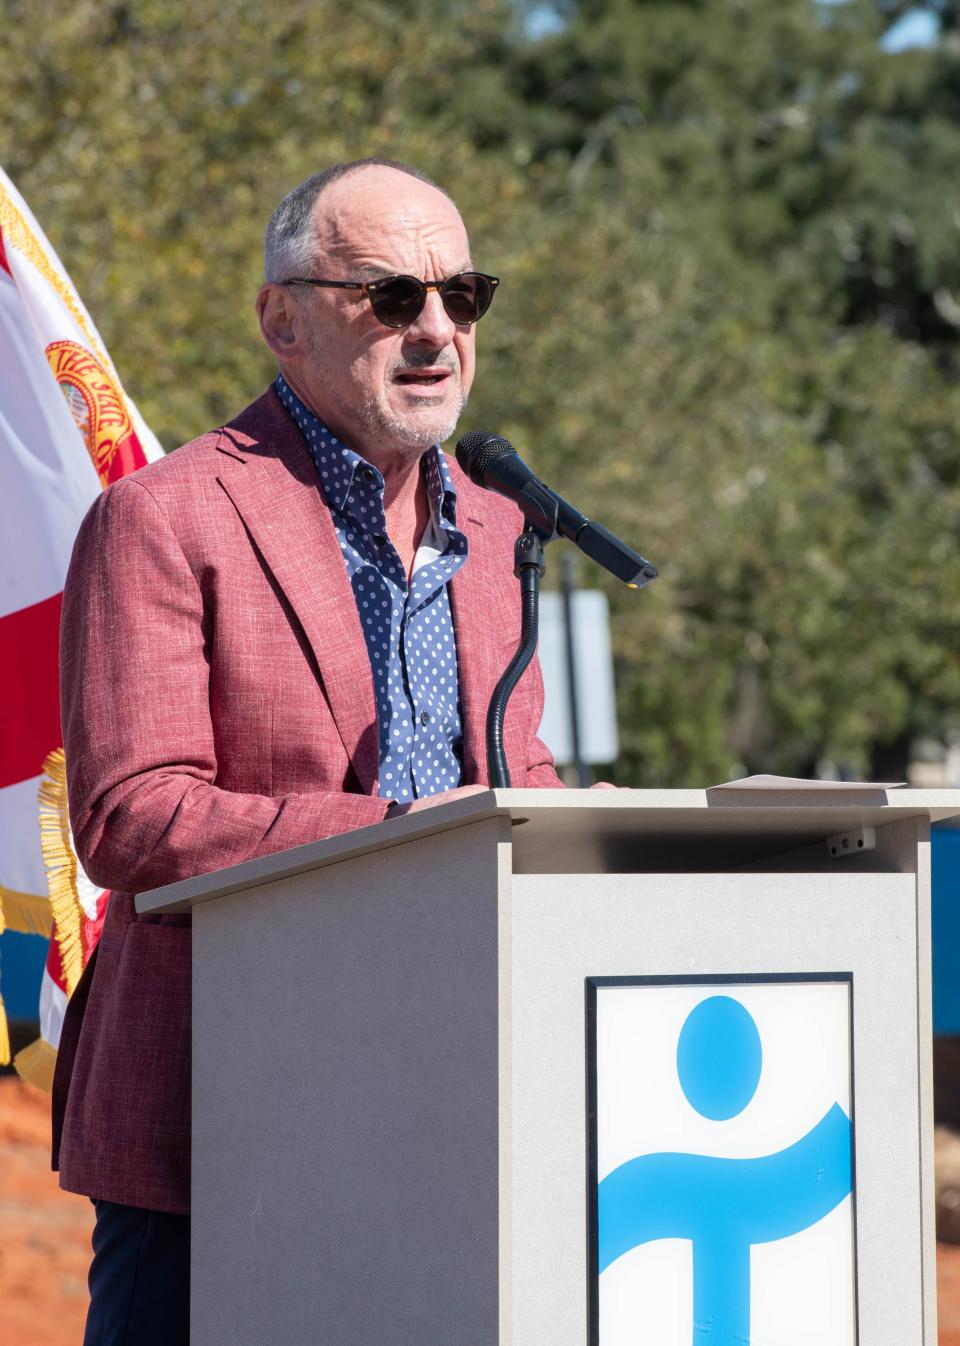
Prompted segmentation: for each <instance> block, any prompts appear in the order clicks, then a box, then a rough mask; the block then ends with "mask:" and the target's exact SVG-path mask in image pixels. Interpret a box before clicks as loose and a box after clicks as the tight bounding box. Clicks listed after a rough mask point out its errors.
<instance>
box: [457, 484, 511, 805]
mask: <svg viewBox="0 0 960 1346" xmlns="http://www.w3.org/2000/svg"><path fill="white" fill-rule="evenodd" d="M460 491H461V488H460V487H459V485H458V492H460ZM464 497H466V498H464ZM461 510H462V512H463V517H462V519H461V517H460V513H461ZM457 512H458V517H457V525H458V527H460V528H462V529H463V531H464V532H465V533H466V534H467V540H468V552H467V560H466V563H465V564H464V565H462V566H461V567H460V569H459V570H458V571H457V573H456V575H455V576H454V577H453V580H452V582H451V586H450V606H451V610H452V613H453V629H454V634H455V636H456V642H457V675H458V680H459V686H460V710H461V714H462V718H463V780H464V784H472V783H473V782H480V783H482V784H489V777H488V774H487V746H486V722H487V708H488V706H489V705H490V698H491V696H492V695H493V690H494V688H495V687H496V685H497V683H498V682H499V680H500V678H501V676H502V675H503V671H504V669H505V668H506V666H507V664H508V663H509V662H510V658H511V655H512V654H513V648H514V646H515V643H516V636H515V632H516V630H517V629H518V624H519V611H520V598H519V590H518V591H517V593H513V592H511V591H510V590H509V588H508V587H507V581H510V580H511V579H512V577H511V573H510V570H509V568H508V569H507V570H506V571H504V564H503V562H504V558H503V557H502V556H501V557H498V556H493V555H491V554H490V553H491V550H492V548H493V546H494V544H495V543H496V542H497V541H500V542H502V539H499V538H491V537H490V536H489V530H485V529H484V525H483V521H482V520H481V519H480V518H479V517H477V514H476V512H475V511H474V510H472V509H471V508H470V501H469V492H468V491H463V492H462V495H461V499H460V500H459V501H458V511H457ZM506 559H507V562H508V565H509V564H510V563H512V554H511V555H510V556H509V557H507V558H506ZM498 619H499V620H498ZM511 641H513V644H511Z"/></svg>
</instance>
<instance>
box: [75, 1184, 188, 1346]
mask: <svg viewBox="0 0 960 1346" xmlns="http://www.w3.org/2000/svg"><path fill="white" fill-rule="evenodd" d="M93 1204H94V1208H95V1210H96V1212H97V1223H96V1225H95V1227H94V1231H93V1263H92V1265H91V1267H90V1310H89V1312H88V1314H87V1330H86V1333H85V1335H84V1338H83V1346H189V1342H190V1217H189V1216H188V1215H166V1214H164V1213H163V1212H162V1211H155V1210H141V1209H140V1207H139V1206H120V1205H118V1204H117V1203H116V1202H114V1201H94V1203H93Z"/></svg>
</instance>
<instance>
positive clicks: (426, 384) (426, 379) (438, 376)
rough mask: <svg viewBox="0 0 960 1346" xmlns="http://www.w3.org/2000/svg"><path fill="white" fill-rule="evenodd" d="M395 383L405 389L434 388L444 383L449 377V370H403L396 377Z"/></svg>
mask: <svg viewBox="0 0 960 1346" xmlns="http://www.w3.org/2000/svg"><path fill="white" fill-rule="evenodd" d="M396 377H397V382H398V383H402V384H404V386H406V387H413V388H434V387H436V386H437V385H438V384H440V383H445V382H446V380H447V379H448V378H449V377H450V371H449V369H405V370H403V371H402V372H401V373H399V374H398V375H397V376H396Z"/></svg>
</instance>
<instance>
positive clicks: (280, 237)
mask: <svg viewBox="0 0 960 1346" xmlns="http://www.w3.org/2000/svg"><path fill="white" fill-rule="evenodd" d="M375 170H376V171H377V172H379V173H381V174H382V173H383V172H384V171H385V170H386V171H388V172H389V173H390V174H398V173H399V174H402V175H403V176H404V177H405V178H408V179H409V178H412V179H413V180H414V181H416V182H419V183H422V184H423V185H424V186H426V187H430V188H432V189H433V190H434V191H435V192H439V193H440V195H441V196H444V197H446V199H447V200H448V201H449V202H450V204H451V205H453V201H452V199H451V197H450V196H449V194H448V193H447V192H445V191H444V190H443V188H442V187H438V186H437V184H436V183H435V182H433V181H432V180H431V179H430V178H428V177H427V175H426V173H422V172H421V171H420V169H419V168H414V167H413V166H412V165H411V164H404V163H401V162H400V161H399V160H397V159H384V158H368V159H351V160H349V161H347V162H344V163H339V164H333V165H331V167H329V168H325V169H323V170H322V172H320V173H314V174H312V176H311V177H309V178H306V179H305V180H304V181H303V182H301V183H300V185H299V187H294V189H293V191H292V192H289V193H288V194H287V195H286V196H285V197H284V198H283V200H282V201H281V202H280V204H279V205H278V206H277V208H276V210H274V212H273V214H272V215H271V216H270V222H269V223H268V225H267V232H266V237H265V239H264V250H263V251H264V275H265V278H266V279H267V280H268V281H270V280H272V281H280V280H283V279H284V278H285V277H287V276H299V275H305V274H307V273H308V269H309V267H310V265H311V264H312V262H313V259H314V257H315V255H316V231H317V225H318V222H319V221H321V220H322V218H323V216H324V214H325V213H326V209H327V205H328V200H327V199H324V200H323V202H322V203H321V200H320V198H321V197H324V198H327V197H329V194H330V190H331V188H333V187H334V186H335V185H337V184H340V183H342V182H343V180H344V179H346V178H350V177H354V176H355V175H356V174H358V173H369V172H372V171H375ZM386 180H387V181H388V182H389V181H390V178H389V177H387V179H386ZM394 182H396V179H394ZM400 185H402V184H400Z"/></svg>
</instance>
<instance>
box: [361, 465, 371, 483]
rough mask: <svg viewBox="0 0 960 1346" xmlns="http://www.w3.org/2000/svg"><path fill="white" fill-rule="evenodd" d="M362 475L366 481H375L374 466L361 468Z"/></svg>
mask: <svg viewBox="0 0 960 1346" xmlns="http://www.w3.org/2000/svg"><path fill="white" fill-rule="evenodd" d="M360 475H361V477H362V478H363V480H364V481H373V468H372V467H364V468H361V470H360Z"/></svg>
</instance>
